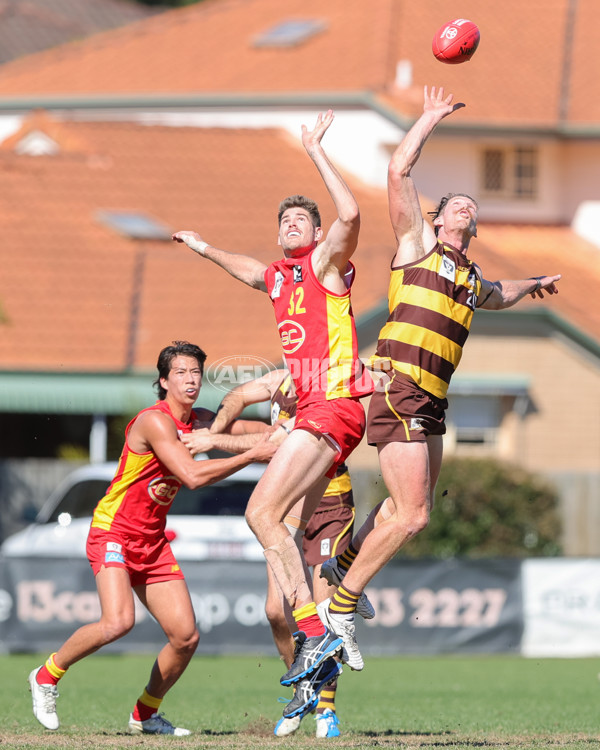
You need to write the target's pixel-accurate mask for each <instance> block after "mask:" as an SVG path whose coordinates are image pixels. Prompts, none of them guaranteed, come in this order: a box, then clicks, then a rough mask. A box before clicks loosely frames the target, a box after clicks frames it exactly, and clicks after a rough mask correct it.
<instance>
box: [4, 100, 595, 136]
mask: <svg viewBox="0 0 600 750" xmlns="http://www.w3.org/2000/svg"><path fill="white" fill-rule="evenodd" d="M306 107H314V108H317V109H323V108H329V107H331V108H333V109H340V108H342V107H346V108H351V109H369V110H372V111H374V112H377V113H378V114H379V115H381V116H382V117H384V118H385V119H387V120H389V121H390V122H391V123H393V124H394V125H397V126H398V127H399V128H400V129H402V130H407V129H408V128H409V127H410V126H411V125H412V124H413V123H414V121H415V118H414V117H409V116H407V115H403V114H402V113H400V112H398V111H397V110H395V109H393V108H391V107H389V106H387V105H386V104H384V103H383V102H382V101H381V100H380V99H379V97H378V96H377V94H376V93H373V92H369V91H343V92H342V91H333V92H332V91H326V92H320V91H319V92H310V91H309V92H305V93H277V94H271V93H248V94H246V93H231V94H200V93H198V94H194V93H189V94H123V95H107V96H61V95H52V96H44V95H39V96H16V97H6V96H5V97H2V96H0V115H3V114H5V115H6V114H13V115H14V114H25V113H27V112H30V111H31V110H34V109H45V110H48V111H54V112H57V111H80V112H81V111H83V110H89V111H100V110H107V111H108V110H113V111H114V110H121V111H129V112H133V111H148V110H154V111H161V110H164V111H169V112H177V111H183V110H191V109H193V110H201V109H207V110H208V109H249V110H253V109H264V108H273V109H283V108H285V109H301V108H306ZM440 128H441V129H442V130H443V131H444V132H446V133H447V134H448V133H453V134H456V135H457V136H470V135H478V134H485V135H487V136H500V135H502V136H505V137H506V136H535V137H546V138H562V139H566V140H568V139H582V138H583V139H592V140H595V139H598V138H600V124H595V123H594V124H590V123H585V124H565V123H564V122H563V123H561V124H556V125H535V124H532V125H528V124H523V123H522V124H514V123H512V124H511V123H510V122H506V123H504V122H503V123H485V122H471V123H468V122H467V123H462V124H458V125H457V124H456V123H445V122H444V123H442V124H441V125H440Z"/></svg>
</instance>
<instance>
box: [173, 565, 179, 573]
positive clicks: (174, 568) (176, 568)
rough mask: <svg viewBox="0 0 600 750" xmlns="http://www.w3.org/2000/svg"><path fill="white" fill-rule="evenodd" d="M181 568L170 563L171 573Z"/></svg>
mask: <svg viewBox="0 0 600 750" xmlns="http://www.w3.org/2000/svg"><path fill="white" fill-rule="evenodd" d="M179 570H181V568H180V567H179V565H171V573H177V572H178V571H179Z"/></svg>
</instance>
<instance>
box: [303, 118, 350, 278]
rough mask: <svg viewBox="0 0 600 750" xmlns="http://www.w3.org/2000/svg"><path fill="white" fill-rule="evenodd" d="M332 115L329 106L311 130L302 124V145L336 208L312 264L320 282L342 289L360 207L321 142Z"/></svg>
mask: <svg viewBox="0 0 600 750" xmlns="http://www.w3.org/2000/svg"><path fill="white" fill-rule="evenodd" d="M333 119H334V114H333V111H332V110H328V111H327V112H326V113H325V114H324V115H323V114H319V116H318V117H317V122H316V124H315V126H314V128H313V129H312V130H309V129H308V128H307V127H306V125H303V126H302V145H303V146H304V148H305V150H306V153H307V154H308V155H309V156H310V158H311V159H312V161H313V162H314V164H315V166H316V168H317V169H318V171H319V174H320V175H321V178H322V179H323V182H324V183H325V187H326V188H327V190H328V192H329V195H330V196H331V198H332V200H333V203H334V205H335V208H336V211H337V219H336V220H335V221H334V222H333V224H332V225H331V227H330V228H329V231H328V232H327V235H326V237H325V239H324V240H323V242H321V244H320V245H319V246H318V247H317V249H316V251H315V253H314V255H313V268H314V270H315V273H316V275H317V278H318V279H319V281H320V282H321V283H323V284H324V285H325V286H326V287H327V288H331V291H335V292H339V293H343V292H344V291H346V290H345V285H344V280H343V277H344V274H345V273H346V268H347V265H348V260H349V259H350V258H351V257H352V254H353V253H354V251H355V250H356V246H357V244H358V233H359V230H360V211H359V209H358V204H357V202H356V199H355V198H354V195H353V194H352V191H351V190H350V188H349V187H348V185H347V184H346V182H345V180H344V179H343V177H342V176H341V175H340V173H339V172H338V170H337V169H336V168H335V167H334V165H333V164H332V163H331V161H330V160H329V157H328V156H327V154H326V153H325V151H324V149H323V146H322V144H321V141H322V138H323V136H324V135H325V133H326V132H327V130H328V128H329V126H330V125H331V123H332V122H333Z"/></svg>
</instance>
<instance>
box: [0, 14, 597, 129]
mask: <svg viewBox="0 0 600 750" xmlns="http://www.w3.org/2000/svg"><path fill="white" fill-rule="evenodd" d="M572 7H573V8H574V13H573V15H572V16H571V15H570V14H569V10H570V8H572ZM460 13H461V14H462V15H463V17H467V18H471V19H472V20H474V21H475V22H476V23H478V25H479V26H480V28H481V35H482V41H481V44H480V47H479V50H478V51H477V53H476V55H475V57H474V58H473V60H472V61H471V62H469V63H466V64H463V65H443V64H442V63H439V62H437V61H436V60H435V59H434V58H433V56H432V54H431V40H432V37H433V34H434V32H435V31H436V30H437V29H438V28H439V27H440V26H441V25H442V24H443V23H444V22H446V21H449V20H451V18H450V17H449V14H450V15H451V13H450V12H449V11H448V10H445V9H444V6H443V5H440V3H439V2H437V1H434V0H421V2H418V3H415V2H409V0H370V1H369V2H368V3H367V2H352V3H349V2H348V1H347V0H329V1H328V2H327V3H323V2H321V0H287V2H285V3H281V2H280V0H205V1H204V2H202V3H200V4H198V5H193V6H189V7H186V8H182V9H177V10H173V11H169V12H166V13H163V14H161V15H159V16H157V17H154V18H150V19H148V20H146V21H142V22H139V23H135V24H132V25H130V26H128V27H126V28H122V29H118V30H115V31H111V32H106V33H102V34H96V35H95V36H93V37H91V38H90V39H86V40H83V41H81V42H74V43H71V44H68V45H64V46H62V47H61V48H59V49H54V50H50V51H47V52H43V53H40V54H39V55H35V56H31V57H29V58H25V59H22V60H19V61H15V62H12V63H9V64H7V65H5V66H3V68H2V69H1V70H0V95H4V96H9V97H20V96H42V95H43V96H46V95H56V96H61V95H69V96H71V95H82V96H84V95H90V96H93V95H125V94H128V95H131V96H134V95H137V94H146V95H148V94H156V95H168V94H183V93H185V94H199V95H202V94H211V93H218V94H240V93H242V94H243V93H246V94H247V93H263V94H277V93H286V94H294V95H300V94H310V93H321V94H323V93H329V94H330V95H332V96H333V95H334V94H336V93H337V94H339V93H343V92H346V93H350V92H362V93H363V94H364V93H374V94H376V95H378V96H381V97H382V101H383V102H385V103H387V104H388V105H389V106H393V107H396V108H398V110H399V112H401V113H402V114H408V115H412V114H414V110H415V107H416V111H418V108H419V105H420V103H421V101H422V94H421V90H422V86H423V85H424V84H432V83H433V84H438V85H444V86H446V87H447V88H448V89H449V90H452V91H453V92H454V93H455V94H456V96H457V97H458V98H461V99H464V100H466V101H467V103H468V107H467V109H466V110H464V111H463V112H462V113H461V119H460V121H459V122H460V123H462V124H467V123H485V124H487V125H511V126H518V125H524V126H531V127H538V126H539V127H556V126H560V125H562V124H565V123H567V124H569V125H586V124H587V125H590V126H593V127H597V126H598V123H599V122H600V98H599V97H593V96H589V91H591V90H594V87H595V85H596V82H597V80H598V77H599V74H600V59H599V58H598V55H597V53H596V45H595V43H594V41H595V37H593V36H592V35H594V34H595V30H596V28H597V25H598V18H597V16H598V9H597V0H579V2H578V3H577V4H576V5H575V6H573V4H572V3H570V2H569V0H547V2H544V3H541V2H539V0H536V1H535V2H529V3H523V2H518V1H517V0H505V2H504V3H503V4H502V5H498V4H497V3H482V2H481V0H463V2H462V3H461V5H460ZM289 19H296V20H298V19H304V20H307V19H308V20H317V21H321V22H323V23H324V30H322V31H320V32H318V33H316V34H315V35H314V36H312V37H310V38H309V39H307V40H306V41H305V42H303V43H299V44H297V45H295V46H289V47H264V46H263V47H257V46H255V44H254V40H255V39H256V37H257V36H258V35H260V34H261V33H263V32H265V31H266V30H268V29H269V28H271V27H272V26H275V25H276V24H277V23H279V22H282V21H285V20H289ZM399 60H409V61H410V63H411V65H412V69H413V86H412V87H409V88H408V89H405V90H403V91H400V92H398V91H395V89H394V78H395V71H396V63H397V62H398V61H399Z"/></svg>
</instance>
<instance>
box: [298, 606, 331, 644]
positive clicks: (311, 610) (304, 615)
mask: <svg viewBox="0 0 600 750" xmlns="http://www.w3.org/2000/svg"><path fill="white" fill-rule="evenodd" d="M292 614H293V615H294V620H295V621H296V625H297V626H298V630H303V631H304V632H305V633H306V637H307V638H312V637H313V636H315V635H323V633H324V632H325V625H323V623H322V622H321V618H320V617H319V615H318V614H317V605H316V604H315V603H314V602H310V603H309V604H305V605H304V606H303V607H300V608H299V609H295V610H294V611H293V612H292Z"/></svg>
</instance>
